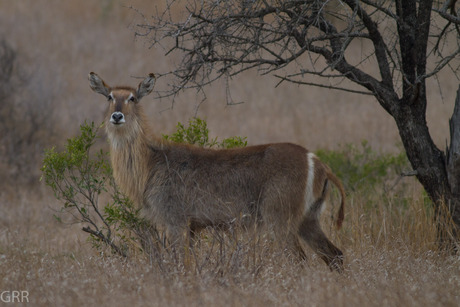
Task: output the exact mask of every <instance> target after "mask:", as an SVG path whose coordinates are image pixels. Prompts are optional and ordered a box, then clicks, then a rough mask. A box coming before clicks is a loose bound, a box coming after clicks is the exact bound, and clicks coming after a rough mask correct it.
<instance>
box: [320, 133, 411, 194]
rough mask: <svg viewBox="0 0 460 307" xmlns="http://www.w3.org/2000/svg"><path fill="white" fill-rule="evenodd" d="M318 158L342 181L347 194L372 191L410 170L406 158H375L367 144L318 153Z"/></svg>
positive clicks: (379, 156) (392, 156)
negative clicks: (405, 170)
mask: <svg viewBox="0 0 460 307" xmlns="http://www.w3.org/2000/svg"><path fill="white" fill-rule="evenodd" d="M316 154H317V155H318V157H319V158H320V159H321V160H322V161H323V162H325V163H326V164H328V165H329V166H330V167H331V169H332V170H333V171H334V173H335V174H336V175H337V176H338V177H339V178H340V179H341V180H342V182H343V184H344V186H345V188H346V190H348V191H353V192H358V191H364V190H369V189H370V190H374V189H375V188H376V187H377V186H381V185H382V184H383V183H385V181H387V180H389V179H390V180H391V179H394V178H395V176H399V175H400V174H401V173H402V171H403V170H404V169H407V168H409V162H408V160H407V157H406V154H405V153H404V152H401V153H399V154H378V153H376V152H375V151H374V150H373V149H372V148H371V146H370V145H369V143H368V142H367V141H363V142H362V143H361V146H360V147H358V146H355V145H353V144H346V145H344V146H342V148H341V149H339V150H318V151H317V152H316Z"/></svg>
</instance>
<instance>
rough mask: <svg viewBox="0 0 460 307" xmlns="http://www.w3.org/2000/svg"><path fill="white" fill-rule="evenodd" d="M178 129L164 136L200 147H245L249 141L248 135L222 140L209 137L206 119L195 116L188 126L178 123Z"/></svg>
mask: <svg viewBox="0 0 460 307" xmlns="http://www.w3.org/2000/svg"><path fill="white" fill-rule="evenodd" d="M176 127H177V131H176V132H174V133H172V134H171V135H163V138H164V139H166V140H169V141H172V142H175V143H184V144H195V145H198V146H200V147H209V148H211V147H214V146H217V147H221V148H234V147H245V146H247V144H248V142H247V140H246V137H236V136H235V137H230V138H227V139H224V140H222V141H220V142H219V141H217V138H214V139H211V140H210V139H209V129H208V127H207V123H206V121H205V120H203V119H200V118H198V117H194V118H192V119H190V120H189V122H188V127H186V126H184V125H183V124H182V123H180V122H179V123H177V126H176Z"/></svg>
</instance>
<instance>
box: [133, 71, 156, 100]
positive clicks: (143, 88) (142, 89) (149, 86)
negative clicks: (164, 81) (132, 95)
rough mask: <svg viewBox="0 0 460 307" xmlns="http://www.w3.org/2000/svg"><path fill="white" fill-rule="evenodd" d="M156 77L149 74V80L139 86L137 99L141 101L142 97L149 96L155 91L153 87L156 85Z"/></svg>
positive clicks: (146, 79)
mask: <svg viewBox="0 0 460 307" xmlns="http://www.w3.org/2000/svg"><path fill="white" fill-rule="evenodd" d="M155 80H156V77H155V75H154V74H149V75H148V77H147V78H145V79H144V81H142V82H141V83H139V86H138V87H137V92H136V96H137V99H138V100H140V99H141V98H142V97H144V96H147V95H148V94H150V93H151V92H152V90H153V86H154V85H155Z"/></svg>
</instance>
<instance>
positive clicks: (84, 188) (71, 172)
mask: <svg viewBox="0 0 460 307" xmlns="http://www.w3.org/2000/svg"><path fill="white" fill-rule="evenodd" d="M99 128H100V127H95V125H94V123H91V124H87V123H86V122H85V123H84V124H83V125H81V126H80V135H79V136H76V137H74V138H71V139H68V140H67V144H66V145H65V149H64V150H63V151H56V149H55V148H51V149H49V150H46V152H45V158H44V160H43V166H42V168H41V171H42V177H41V180H43V181H44V182H45V184H46V185H47V186H49V187H50V188H51V189H52V190H53V192H54V196H55V197H56V198H57V199H58V200H60V201H62V203H63V206H62V207H61V208H60V210H59V211H58V213H57V214H55V218H56V219H57V220H58V221H60V222H62V221H63V215H65V214H66V213H68V216H70V218H71V220H70V221H69V222H70V223H81V224H83V225H84V227H83V228H82V230H83V231H85V232H87V233H88V234H89V236H90V237H89V238H90V240H91V242H92V243H93V244H94V246H96V247H100V246H102V243H104V244H107V245H108V246H110V247H111V248H112V250H113V251H114V252H116V253H118V254H120V255H122V256H126V255H127V251H128V250H129V248H130V242H131V240H132V237H133V236H134V235H135V233H136V231H138V230H139V228H140V227H142V225H143V224H144V223H145V222H144V221H142V219H141V218H140V217H139V210H138V209H135V208H134V205H133V204H132V202H131V201H130V200H129V199H128V198H127V197H126V196H124V195H123V194H122V193H121V192H120V191H119V190H118V188H117V186H116V185H115V183H114V180H113V177H112V168H111V166H110V162H109V161H108V153H107V152H104V151H102V150H101V151H99V152H97V153H96V154H94V155H92V154H91V147H92V146H93V145H94V142H95V140H96V138H97V133H98V129H99ZM102 193H109V195H110V201H109V203H107V204H106V205H105V206H104V207H102V208H101V205H100V203H99V196H100V195H101V194H102Z"/></svg>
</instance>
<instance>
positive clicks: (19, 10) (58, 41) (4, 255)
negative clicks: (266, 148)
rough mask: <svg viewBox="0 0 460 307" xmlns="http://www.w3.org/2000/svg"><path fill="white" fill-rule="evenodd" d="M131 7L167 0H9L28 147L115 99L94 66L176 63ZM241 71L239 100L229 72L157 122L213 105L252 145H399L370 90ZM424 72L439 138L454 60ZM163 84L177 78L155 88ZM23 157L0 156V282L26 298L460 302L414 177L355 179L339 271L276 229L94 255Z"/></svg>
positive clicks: (108, 70)
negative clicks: (93, 85)
mask: <svg viewBox="0 0 460 307" xmlns="http://www.w3.org/2000/svg"><path fill="white" fill-rule="evenodd" d="M122 5H128V6H129V5H134V6H137V7H140V8H141V10H143V11H144V12H146V15H148V14H149V13H148V12H149V11H148V10H154V9H155V6H156V5H159V6H160V4H159V2H157V1H141V0H138V1H128V0H126V1H121V0H120V1H117V0H104V1H65V2H63V1H57V0H51V1H44V0H35V1H33V2H31V1H23V0H17V1H9V0H0V38H3V39H5V40H6V41H7V42H8V43H9V44H10V45H11V46H12V47H13V48H14V49H15V50H16V51H17V53H18V59H20V61H19V62H18V65H20V66H18V68H17V69H20V70H21V76H25V77H24V78H22V79H21V80H23V81H24V82H23V83H21V85H20V86H19V87H12V88H11V96H12V97H13V96H14V97H17V98H15V99H19V100H17V102H16V103H18V104H19V105H20V106H21V107H22V106H25V107H26V108H28V109H27V110H29V109H30V108H31V106H34V108H35V110H36V111H34V112H36V113H34V114H37V116H43V117H44V118H45V119H46V120H45V123H46V124H47V125H46V126H40V127H41V129H40V130H41V131H40V133H37V134H36V137H35V138H34V139H33V140H32V141H31V145H32V146H30V147H27V148H29V150H32V148H34V149H33V150H36V152H38V153H40V152H41V151H42V150H43V147H45V146H49V145H51V144H53V145H56V146H58V147H60V146H62V145H63V144H64V142H65V138H67V137H70V136H72V135H73V134H75V133H76V132H77V130H78V127H79V124H80V123H81V122H82V121H83V120H84V119H89V120H90V121H95V122H100V121H101V120H102V113H103V110H104V108H105V106H104V104H103V103H101V102H100V100H99V99H98V98H97V97H94V94H92V93H91V91H90V90H89V87H88V82H87V74H88V72H90V71H96V72H97V73H99V74H100V75H101V76H103V77H104V78H105V79H106V80H107V81H108V82H112V83H115V84H123V83H126V84H130V85H134V84H136V83H137V82H138V80H137V79H135V78H132V77H136V76H145V75H146V74H147V73H149V72H154V73H162V72H166V71H168V70H170V69H171V68H170V67H171V65H173V63H174V58H165V57H164V55H163V54H164V53H163V51H162V50H153V49H148V48H147V47H148V45H145V44H144V41H142V40H140V39H134V36H133V33H132V32H131V31H130V30H129V26H130V24H132V22H135V20H136V19H135V18H136V17H135V13H134V12H133V11H132V10H129V9H127V8H125V7H123V6H122ZM231 82H232V88H233V92H232V97H233V100H234V101H245V103H244V104H242V105H238V106H233V107H228V106H226V105H225V94H226V93H225V88H224V86H223V85H222V86H220V85H218V84H217V85H216V86H213V87H212V88H210V89H208V91H207V101H206V102H204V103H203V104H201V105H200V108H199V109H198V110H197V104H198V103H199V100H197V99H196V97H195V93H184V95H182V96H181V97H179V98H178V99H177V101H176V102H175V104H174V105H173V107H172V108H171V101H167V100H161V101H159V100H145V101H144V102H143V103H144V104H145V105H146V107H147V112H148V114H149V116H150V118H151V120H152V124H153V127H154V128H155V129H156V130H157V131H159V132H160V133H171V132H172V131H173V129H174V126H175V125H176V123H177V122H178V121H181V122H186V121H187V120H188V118H190V117H191V116H193V115H195V114H196V113H197V114H198V115H199V116H201V117H203V118H207V120H208V126H209V127H210V130H211V132H212V133H213V134H214V135H218V136H219V137H228V136H233V135H240V136H247V137H248V140H249V141H250V143H252V144H255V143H263V142H276V141H294V142H297V143H300V144H302V145H306V146H307V147H309V148H310V149H313V150H316V149H318V148H329V149H337V148H338V145H339V144H344V143H359V142H360V141H361V140H362V139H367V140H368V141H369V143H370V144H371V146H372V147H373V148H374V149H376V150H378V151H384V152H395V151H397V150H398V147H397V143H398V142H399V137H398V133H397V130H396V128H395V125H394V123H393V121H392V119H391V118H390V117H389V116H388V115H386V114H385V113H384V111H383V110H382V109H381V108H380V107H379V106H378V105H377V103H376V102H375V101H374V100H373V99H372V98H369V97H362V96H355V95H350V94H344V93H335V92H331V91H324V90H321V89H316V88H307V87H303V88H302V87H296V86H293V85H283V86H281V87H278V88H274V85H275V83H276V80H274V79H272V78H270V77H257V76H255V74H254V73H252V72H248V73H247V74H245V75H242V76H240V77H239V78H237V79H235V80H232V81H231ZM429 82H430V84H429V100H430V105H429V110H428V114H427V117H428V118H427V120H428V124H429V127H430V132H431V133H432V135H433V138H434V139H435V141H436V143H437V144H438V145H439V146H441V147H443V146H444V144H445V140H446V139H447V138H448V120H447V119H448V117H449V115H450V112H451V110H452V109H453V101H454V95H455V90H456V88H457V85H458V81H457V79H456V77H455V76H452V75H449V73H448V72H446V73H445V74H441V75H440V76H439V82H437V81H436V80H430V81H429ZM165 86H167V84H166V80H165V81H162V82H161V83H159V84H158V89H162V88H165ZM439 86H440V87H441V88H442V95H441V94H440V92H439V90H438V87H439ZM18 93H22V94H21V95H19V94H18ZM24 93H26V94H24ZM10 106H11V105H10ZM12 106H13V107H16V106H17V105H16V104H13V105H12ZM2 107H3V106H2ZM16 118H18V117H16ZM8 119H9V118H2V119H1V120H2V121H5V120H8ZM10 124H11V125H8V127H10V128H8V130H5V131H0V133H2V135H4V134H8V135H9V136H11V137H13V138H14V137H21V135H23V134H21V133H19V132H21V131H24V129H26V126H27V123H24V122H23V121H22V120H21V118H20V117H19V119H15V120H14V121H12V122H11V123H10ZM4 145H5V144H2V145H1V146H0V149H1V148H3V147H2V146H4ZM100 146H105V143H104V142H103V141H101V144H100ZM32 156H34V157H32ZM12 158H13V159H16V163H18V164H25V163H27V164H28V165H29V166H30V167H28V168H27V169H28V171H27V172H25V171H19V170H11V169H10V166H9V165H8V164H5V163H4V164H1V163H0V179H1V180H0V187H1V189H0V291H7V290H27V291H28V292H29V300H30V304H31V305H36V306H50V305H51V306H81V305H96V304H97V305H114V306H126V305H132V306H144V305H153V306H165V305H190V306H202V305H219V306H220V305H230V306H236V305H238V306H240V305H252V306H262V305H264V306H292V305H294V306H306V305H307V306H308V305H312V306H355V305H364V306H459V305H460V297H459V293H460V292H459V289H460V259H459V258H458V256H450V255H446V254H443V253H441V252H439V251H438V250H437V248H436V245H435V240H436V230H435V227H434V224H433V222H432V221H433V215H432V213H431V212H430V210H429V207H427V206H426V204H425V201H424V199H423V196H422V193H421V191H420V187H419V185H418V184H417V183H416V182H414V181H412V179H409V178H405V179H403V181H402V182H400V183H398V185H397V187H398V188H399V187H401V189H399V190H398V193H395V192H393V191H385V190H370V191H368V192H367V193H362V194H359V193H350V194H349V195H348V200H347V207H346V212H347V214H346V219H345V224H344V227H343V229H342V230H340V231H336V230H335V229H334V228H333V227H331V222H330V218H329V217H330V212H329V211H326V212H325V214H324V220H323V225H324V226H323V227H324V228H325V230H326V231H327V232H328V236H329V237H330V238H331V240H332V241H333V242H334V243H335V244H336V245H337V246H339V247H340V248H341V249H342V250H343V251H344V253H345V256H346V259H345V265H346V270H345V273H344V274H342V275H339V274H336V273H332V272H330V271H329V270H328V269H327V267H326V266H325V265H324V264H323V263H322V262H321V261H320V260H319V258H318V257H317V256H316V255H314V254H311V255H310V258H309V259H308V261H307V262H306V263H302V264H301V263H299V262H298V261H297V260H296V259H295V258H294V257H290V256H289V255H288V254H287V255H286V254H285V253H281V252H279V251H277V250H276V249H275V248H274V246H273V242H271V241H270V238H269V237H268V238H264V237H262V238H259V239H257V240H254V238H251V237H247V236H245V235H244V234H240V233H238V234H237V237H236V238H233V239H232V238H231V234H226V233H220V232H213V231H209V232H206V233H204V234H203V236H202V238H201V241H200V242H199V244H198V246H197V247H196V248H195V249H194V250H193V251H189V252H188V254H184V256H183V257H182V258H181V257H179V258H177V257H176V258H174V256H173V255H170V254H168V253H167V252H162V254H161V255H160V256H161V257H160V259H161V263H160V264H161V265H160V264H159V263H158V261H157V259H158V258H150V257H145V256H143V255H142V254H139V255H137V256H136V257H132V258H130V259H129V260H124V259H120V258H117V257H114V256H112V255H111V254H110V251H108V250H105V251H104V252H103V253H99V252H97V251H95V250H94V249H93V248H91V245H90V244H89V243H88V242H87V241H86V235H85V234H84V233H83V232H82V231H81V229H80V227H81V225H62V224H59V223H57V222H56V221H55V220H54V219H53V217H52V215H53V213H54V211H53V210H56V209H57V208H59V207H60V204H58V203H57V201H56V200H55V199H54V198H53V196H52V195H50V192H49V191H48V190H47V189H45V187H43V186H42V185H41V184H39V183H34V184H32V185H30V184H28V185H27V186H26V185H25V184H24V183H21V181H17V178H18V177H19V178H21V177H25V178H30V177H33V178H34V180H35V181H34V182H36V180H37V179H38V177H39V175H40V174H39V171H38V169H39V167H40V155H39V154H38V157H36V155H35V154H34V155H30V154H29V155H28V153H27V152H18V153H17V155H14V154H13V155H12ZM2 161H3V160H2ZM12 172H13V173H12ZM13 179H14V181H13ZM369 200H372V201H369ZM330 203H331V204H334V203H336V200H335V199H332V200H331V201H330ZM328 208H333V206H329V207H328ZM328 210H331V209H328ZM222 236H224V237H225V239H224V240H223V239H222ZM213 244H214V245H213Z"/></svg>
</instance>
